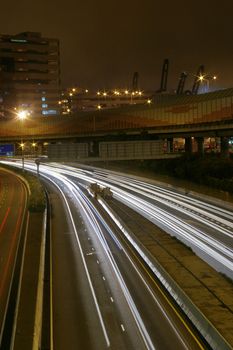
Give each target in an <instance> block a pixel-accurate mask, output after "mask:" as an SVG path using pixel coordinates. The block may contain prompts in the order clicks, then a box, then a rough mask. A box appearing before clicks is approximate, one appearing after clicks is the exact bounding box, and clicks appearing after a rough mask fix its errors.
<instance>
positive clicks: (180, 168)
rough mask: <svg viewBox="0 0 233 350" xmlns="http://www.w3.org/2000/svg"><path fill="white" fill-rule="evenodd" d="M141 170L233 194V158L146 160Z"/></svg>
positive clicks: (211, 156) (210, 156)
mask: <svg viewBox="0 0 233 350" xmlns="http://www.w3.org/2000/svg"><path fill="white" fill-rule="evenodd" d="M140 168H141V169H147V170H152V171H153V172H155V173H157V174H164V175H169V176H173V177H175V178H179V179H184V180H191V181H193V182H195V183H198V184H201V185H207V186H210V187H213V188H217V189H220V190H223V191H228V192H231V193H233V159H232V158H222V157H221V156H219V155H216V154H214V155H211V154H208V155H205V156H202V157H200V156H198V155H184V156H182V157H180V158H174V159H163V160H144V161H143V162H141V163H140Z"/></svg>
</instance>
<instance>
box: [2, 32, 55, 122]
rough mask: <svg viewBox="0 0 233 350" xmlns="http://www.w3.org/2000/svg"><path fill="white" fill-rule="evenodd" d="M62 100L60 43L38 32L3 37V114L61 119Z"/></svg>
mask: <svg viewBox="0 0 233 350" xmlns="http://www.w3.org/2000/svg"><path fill="white" fill-rule="evenodd" d="M59 97H60V53H59V41H58V40H57V39H50V38H43V37H42V36H41V33H34V32H25V33H20V34H17V35H0V112H1V114H2V115H4V116H10V115H12V114H13V113H14V111H15V110H17V111H18V110H20V109H26V110H28V111H29V112H30V113H31V114H32V115H35V116H37V115H44V116H47V115H58V114H59V108H60V107H59V105H58V101H59Z"/></svg>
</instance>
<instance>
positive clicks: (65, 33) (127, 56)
mask: <svg viewBox="0 0 233 350" xmlns="http://www.w3.org/2000/svg"><path fill="white" fill-rule="evenodd" d="M232 16H233V0H196V1H192V0H191V1H188V0H166V1H156V0H141V1H139V0H134V1H132V0H124V1H123V0H118V1H112V0H108V1H106V0H99V1H95V0H83V1H79V0H73V1H71V0H67V1H62V2H60V1H59V0H58V1H55V0H40V1H32V0H20V1H18V0H11V1H7V2H6V1H4V2H3V1H2V2H1V12H0V33H2V34H16V33H18V32H23V31H39V32H42V34H43V36H45V37H55V38H58V39H60V46H61V71H62V85H63V86H68V85H76V86H82V87H86V88H90V89H91V88H93V89H97V88H99V89H104V88H105V89H108V88H115V87H122V88H126V87H129V88H130V87H131V81H132V76H133V73H134V72H135V71H137V72H139V85H140V88H142V89H144V90H146V89H152V90H157V89H158V88H159V85H160V77H161V67H162V63H163V59H164V58H169V60H170V68H169V78H168V87H169V88H170V89H175V88H176V87H177V83H178V78H179V75H180V73H181V71H183V70H185V71H187V72H189V73H190V74H195V73H196V71H197V68H198V66H199V65H200V64H204V65H205V70H206V72H208V74H211V75H214V74H216V75H217V76H218V80H217V81H216V82H210V87H211V88H217V87H219V88H227V87H233V20H232ZM193 79H194V78H193V77H192V76H190V78H189V80H188V81H187V83H188V85H187V87H189V85H190V84H192V82H193Z"/></svg>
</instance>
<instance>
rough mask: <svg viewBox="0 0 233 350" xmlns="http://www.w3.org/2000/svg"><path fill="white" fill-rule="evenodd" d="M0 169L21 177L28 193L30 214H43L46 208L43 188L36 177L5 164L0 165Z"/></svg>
mask: <svg viewBox="0 0 233 350" xmlns="http://www.w3.org/2000/svg"><path fill="white" fill-rule="evenodd" d="M0 167H2V168H4V169H7V170H10V171H12V172H14V173H16V174H17V175H20V176H22V177H23V178H24V179H25V181H26V182H27V183H28V186H29V189H30V193H29V200H28V210H29V211H30V212H37V213H39V212H43V211H44V210H45V207H46V197H45V192H44V188H43V186H42V185H41V183H40V180H39V179H38V177H37V176H36V175H33V174H32V173H30V172H28V171H26V170H24V171H23V170H22V169H19V168H14V167H11V166H8V165H5V164H1V165H0Z"/></svg>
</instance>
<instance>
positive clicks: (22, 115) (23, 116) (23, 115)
mask: <svg viewBox="0 0 233 350" xmlns="http://www.w3.org/2000/svg"><path fill="white" fill-rule="evenodd" d="M29 115H30V112H29V111H27V110H21V111H19V112H17V116H18V118H19V119H20V120H24V119H26V118H27V117H28V116H29Z"/></svg>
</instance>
